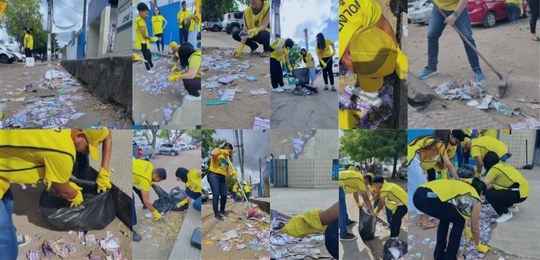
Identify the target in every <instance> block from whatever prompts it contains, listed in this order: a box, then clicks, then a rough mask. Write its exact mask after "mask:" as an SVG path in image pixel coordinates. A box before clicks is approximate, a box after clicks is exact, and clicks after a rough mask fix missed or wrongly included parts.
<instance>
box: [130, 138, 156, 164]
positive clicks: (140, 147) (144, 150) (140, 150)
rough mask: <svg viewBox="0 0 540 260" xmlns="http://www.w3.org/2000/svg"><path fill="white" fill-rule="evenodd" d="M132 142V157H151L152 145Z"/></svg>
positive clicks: (147, 158) (146, 158)
mask: <svg viewBox="0 0 540 260" xmlns="http://www.w3.org/2000/svg"><path fill="white" fill-rule="evenodd" d="M132 142H133V158H136V159H145V160H149V159H150V158H152V154H153V153H152V146H151V145H148V144H144V143H137V142H136V141H132Z"/></svg>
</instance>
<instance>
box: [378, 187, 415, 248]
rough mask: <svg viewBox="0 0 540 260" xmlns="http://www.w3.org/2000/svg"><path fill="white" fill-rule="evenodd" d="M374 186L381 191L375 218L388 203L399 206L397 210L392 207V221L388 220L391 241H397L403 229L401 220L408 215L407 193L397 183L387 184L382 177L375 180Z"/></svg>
mask: <svg viewBox="0 0 540 260" xmlns="http://www.w3.org/2000/svg"><path fill="white" fill-rule="evenodd" d="M373 186H375V188H376V189H377V190H378V191H379V199H380V201H379V204H378V205H377V208H375V216H377V215H379V212H380V211H381V209H382V208H383V207H384V206H385V204H386V203H387V201H388V202H391V203H394V204H396V205H397V207H396V208H393V207H392V209H393V210H392V219H391V220H388V222H389V224H390V239H397V238H398V236H399V230H400V229H401V220H402V219H403V217H404V216H405V214H407V192H406V191H405V190H403V188H401V187H400V186H399V185H397V184H395V183H391V182H385V181H384V178H383V177H382V176H376V177H375V178H373Z"/></svg>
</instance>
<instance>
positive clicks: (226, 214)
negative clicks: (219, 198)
mask: <svg viewBox="0 0 540 260" xmlns="http://www.w3.org/2000/svg"><path fill="white" fill-rule="evenodd" d="M219 214H220V215H221V216H223V217H229V213H227V212H225V211H221V212H219Z"/></svg>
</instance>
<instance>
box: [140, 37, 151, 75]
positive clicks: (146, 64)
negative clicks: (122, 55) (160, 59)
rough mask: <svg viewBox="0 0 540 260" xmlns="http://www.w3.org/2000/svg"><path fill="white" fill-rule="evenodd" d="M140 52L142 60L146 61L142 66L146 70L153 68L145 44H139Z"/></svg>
mask: <svg viewBox="0 0 540 260" xmlns="http://www.w3.org/2000/svg"><path fill="white" fill-rule="evenodd" d="M141 52H142V54H143V57H144V59H145V60H146V62H145V63H144V66H146V70H150V69H152V68H153V67H154V63H152V53H151V52H150V50H149V49H148V46H146V43H143V44H141Z"/></svg>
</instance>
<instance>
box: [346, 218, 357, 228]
mask: <svg viewBox="0 0 540 260" xmlns="http://www.w3.org/2000/svg"><path fill="white" fill-rule="evenodd" d="M356 223H358V222H356V221H354V220H350V219H349V220H347V226H352V225H355V224H356Z"/></svg>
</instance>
